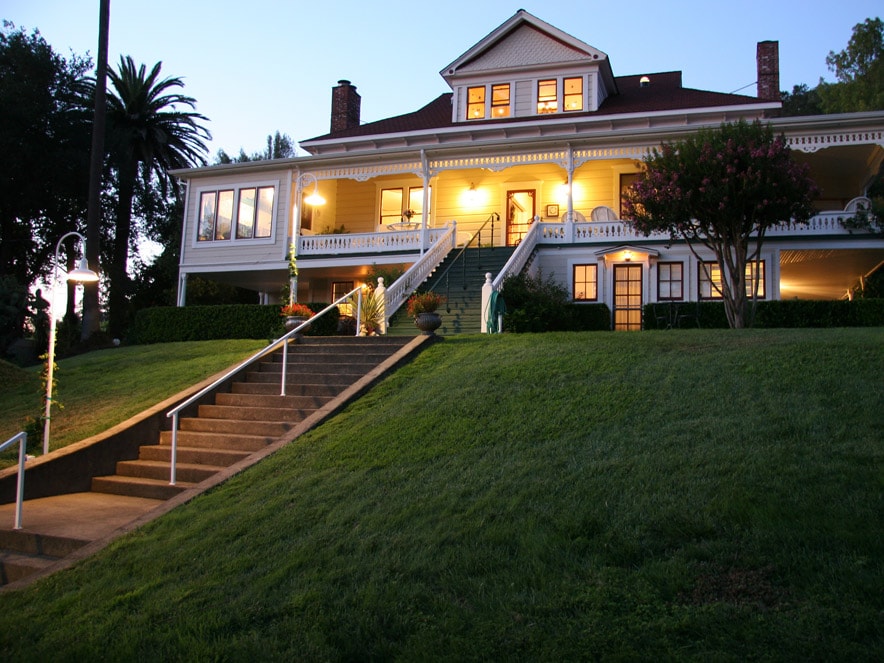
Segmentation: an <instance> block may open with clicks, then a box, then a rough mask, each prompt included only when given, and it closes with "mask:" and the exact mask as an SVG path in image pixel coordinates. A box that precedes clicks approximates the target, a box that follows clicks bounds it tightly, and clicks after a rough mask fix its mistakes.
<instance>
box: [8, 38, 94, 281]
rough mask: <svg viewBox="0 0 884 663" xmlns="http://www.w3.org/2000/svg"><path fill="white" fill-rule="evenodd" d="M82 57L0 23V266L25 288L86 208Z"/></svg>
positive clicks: (86, 121) (46, 267)
mask: <svg viewBox="0 0 884 663" xmlns="http://www.w3.org/2000/svg"><path fill="white" fill-rule="evenodd" d="M89 67H90V63H89V61H88V60H86V59H83V58H80V57H78V56H76V55H73V56H71V58H70V60H66V59H65V58H63V57H61V56H59V55H58V54H56V53H55V52H53V50H52V48H51V47H50V46H49V44H47V43H46V41H45V40H44V39H43V37H42V36H41V35H40V33H39V32H38V31H36V30H35V31H34V32H32V33H31V34H27V33H26V32H25V31H24V30H23V29H17V30H16V29H15V26H13V25H12V24H11V23H8V22H4V23H3V29H2V31H0V155H2V159H0V273H2V274H4V275H6V276H12V277H14V278H15V279H16V281H17V282H18V283H19V284H20V285H21V286H23V287H25V288H26V289H27V288H29V287H30V286H32V285H33V283H34V282H35V281H36V280H37V279H38V278H39V277H41V276H45V275H46V274H47V273H48V272H49V271H50V270H51V268H52V263H53V259H54V253H55V246H56V243H57V241H58V238H59V237H60V236H61V235H63V234H64V233H65V232H67V231H70V230H74V229H77V228H78V227H79V226H80V224H81V221H82V219H83V217H84V216H85V210H86V193H87V191H86V189H87V187H86V184H87V175H88V154H89V139H90V126H91V125H90V116H89V113H88V97H87V96H86V92H87V89H88V88H87V86H86V85H85V74H86V72H87V71H88V69H89Z"/></svg>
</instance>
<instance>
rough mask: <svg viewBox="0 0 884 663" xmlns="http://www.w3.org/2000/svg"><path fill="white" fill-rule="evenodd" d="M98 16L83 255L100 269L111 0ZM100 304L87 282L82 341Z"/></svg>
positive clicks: (93, 328)
mask: <svg viewBox="0 0 884 663" xmlns="http://www.w3.org/2000/svg"><path fill="white" fill-rule="evenodd" d="M98 11H99V16H98V63H97V68H96V71H95V116H94V119H93V123H92V152H91V157H90V161H89V206H88V208H87V213H86V259H87V260H88V261H89V268H90V269H92V270H93V271H95V273H96V274H98V273H100V270H99V265H98V256H99V254H100V249H101V246H100V243H101V198H100V194H101V170H102V166H103V164H104V128H105V117H106V108H107V101H106V99H107V43H108V29H109V25H110V0H100V3H99V10H98ZM100 323H101V308H100V304H99V300H98V283H97V282H96V283H87V284H85V289H84V291H83V327H82V333H81V337H82V339H83V340H84V341H85V340H86V339H88V338H89V337H90V336H91V335H92V334H94V333H95V332H97V331H98V329H99V327H100Z"/></svg>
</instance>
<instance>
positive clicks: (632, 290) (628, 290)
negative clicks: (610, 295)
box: [614, 265, 642, 331]
mask: <svg viewBox="0 0 884 663" xmlns="http://www.w3.org/2000/svg"><path fill="white" fill-rule="evenodd" d="M641 328H642V266H641V265H614V330H615V331H633V330H636V331H637V330H639V329H641Z"/></svg>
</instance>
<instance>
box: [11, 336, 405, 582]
mask: <svg viewBox="0 0 884 663" xmlns="http://www.w3.org/2000/svg"><path fill="white" fill-rule="evenodd" d="M413 336H414V335H412V337H405V336H402V337H398V338H397V337H387V336H382V337H372V338H353V337H303V338H301V339H300V340H299V341H298V343H297V344H295V345H292V346H290V348H289V352H288V367H287V373H286V394H287V395H286V396H280V383H281V379H282V352H281V351H280V352H276V353H273V354H272V355H268V356H267V357H266V358H265V359H264V360H262V361H260V362H257V363H255V364H253V365H252V366H250V367H249V369H248V370H247V372H245V373H244V374H241V375H239V376H237V377H235V378H234V381H232V382H230V383H228V388H229V391H226V392H224V393H221V392H218V393H216V394H215V397H214V403H208V404H203V405H199V406H198V410H197V411H196V412H195V416H189V417H183V416H182V417H181V418H180V420H179V431H178V447H177V449H178V452H177V463H176V483H175V485H171V484H170V483H169V479H170V473H171V440H172V433H171V431H162V432H161V433H160V435H159V439H158V440H151V441H149V442H145V444H143V445H142V446H141V447H140V448H139V455H138V458H137V459H134V460H119V461H118V462H117V464H116V474H113V475H110V476H95V477H93V478H92V484H91V490H92V493H79V494H74V495H79V496H86V497H88V496H89V495H95V494H99V495H105V496H110V495H114V496H120V497H119V499H121V500H133V501H140V502H141V504H142V505H143V504H144V503H145V502H147V504H148V507H146V508H148V509H149V508H152V504H151V501H154V500H155V501H156V505H157V506H159V505H162V504H163V501H165V500H169V499H171V498H173V497H175V496H176V495H178V494H180V493H181V492H183V491H186V490H189V489H193V488H197V487H199V484H200V482H203V481H205V480H207V479H210V478H212V477H214V476H215V475H218V473H220V472H224V471H225V470H227V469H228V468H230V467H231V466H232V465H235V464H237V463H240V462H241V461H244V460H246V459H247V458H249V456H251V455H252V454H254V453H256V452H259V451H262V450H265V449H267V447H268V446H270V445H271V444H272V443H278V442H279V441H280V438H283V437H284V436H286V435H287V434H292V433H291V431H292V429H293V428H295V427H296V426H297V425H298V424H299V423H301V422H303V421H304V420H305V419H306V418H307V417H309V416H311V415H312V414H314V413H315V412H317V410H319V409H321V408H326V409H328V408H329V406H330V404H331V405H332V406H334V405H335V404H336V403H337V402H341V403H343V402H345V401H346V399H347V397H349V396H352V389H351V387H353V386H354V385H357V383H359V381H360V380H362V379H363V378H364V377H365V376H366V375H368V374H369V373H371V372H372V371H373V370H374V369H376V368H378V367H379V366H380V365H381V364H382V363H383V362H385V361H386V360H387V359H389V358H391V357H392V356H393V355H395V354H396V353H397V352H398V351H399V350H401V349H402V348H404V346H406V345H407V344H409V343H411V342H413V341H414V340H415V339H414V338H413ZM347 390H350V393H348V394H343V392H345V391H347ZM255 462H257V461H255ZM74 495H60V496H57V497H52V498H48V499H49V500H64V499H66V498H69V499H72V498H73V497H74ZM136 498H138V499H136ZM145 498H147V500H145ZM40 501H42V500H36V502H40ZM6 506H14V505H6ZM142 508H145V507H142ZM23 512H24V518H23V520H24V529H22V530H13V529H2V528H0V585H5V584H8V583H11V582H15V581H17V580H21V579H23V578H25V577H26V576H28V575H30V574H33V573H37V572H39V571H41V570H43V569H46V568H47V567H49V566H51V565H53V564H54V563H56V562H58V561H59V560H60V559H62V558H64V557H66V556H68V555H71V554H72V553H73V552H75V551H77V550H78V549H80V548H82V547H83V546H86V545H87V544H89V543H91V542H92V539H90V538H89V537H88V536H87V537H83V538H72V537H69V536H55V535H52V534H49V533H45V532H39V531H30V530H28V512H29V503H28V501H25V503H24V508H23ZM82 517H84V518H86V517H88V515H86V514H83V516H82ZM9 524H10V525H11V520H10V523H9ZM2 525H4V526H8V525H7V523H6V522H5V521H4V522H3V523H2ZM68 529H70V528H68Z"/></svg>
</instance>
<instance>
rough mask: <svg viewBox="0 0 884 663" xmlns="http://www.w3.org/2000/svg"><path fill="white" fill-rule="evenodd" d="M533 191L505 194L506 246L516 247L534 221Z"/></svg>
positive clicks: (524, 190) (526, 190) (508, 192)
mask: <svg viewBox="0 0 884 663" xmlns="http://www.w3.org/2000/svg"><path fill="white" fill-rule="evenodd" d="M534 194H535V190H534V189H523V190H519V191H507V192H506V245H507V246H517V245H518V244H519V242H521V241H522V238H523V237H524V236H525V235H526V234H527V233H528V229H529V228H530V226H531V222H532V221H533V220H534V211H535V207H534V197H535V196H534Z"/></svg>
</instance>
